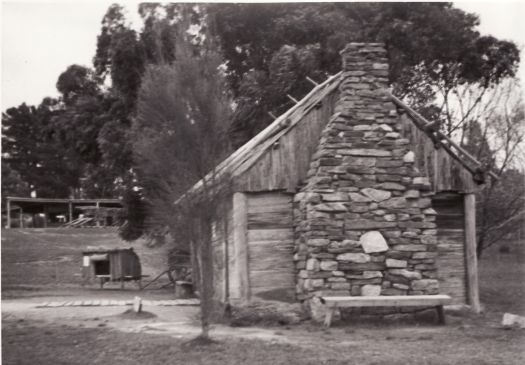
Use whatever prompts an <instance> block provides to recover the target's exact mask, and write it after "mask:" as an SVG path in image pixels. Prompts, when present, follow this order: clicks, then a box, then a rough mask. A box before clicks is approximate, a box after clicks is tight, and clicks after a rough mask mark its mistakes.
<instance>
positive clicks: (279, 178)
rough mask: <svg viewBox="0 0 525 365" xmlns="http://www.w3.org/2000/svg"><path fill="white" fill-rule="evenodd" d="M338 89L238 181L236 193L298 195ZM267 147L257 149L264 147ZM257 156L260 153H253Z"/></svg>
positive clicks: (305, 116) (267, 151) (327, 96)
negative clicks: (296, 192)
mask: <svg viewBox="0 0 525 365" xmlns="http://www.w3.org/2000/svg"><path fill="white" fill-rule="evenodd" d="M338 98H339V92H338V90H333V91H331V92H330V93H329V94H328V95H326V97H325V98H324V99H322V101H320V102H319V105H318V106H317V107H314V108H312V109H311V110H309V111H308V112H307V113H306V114H304V115H301V116H300V120H299V121H298V122H297V125H296V126H295V127H294V128H292V129H290V130H289V131H288V132H287V133H285V134H284V135H282V136H281V137H280V138H279V139H278V140H277V141H276V142H275V143H274V144H273V146H272V147H271V148H269V149H268V150H266V151H265V152H264V153H262V154H261V156H260V157H259V159H258V160H257V162H255V164H254V165H253V166H251V167H250V168H249V169H248V170H246V171H245V172H243V173H242V174H241V175H240V176H239V177H238V178H237V179H236V181H235V189H236V190H237V191H248V192H256V191H272V190H285V191H288V192H295V191H296V190H297V186H298V185H299V183H300V182H301V181H302V180H304V179H305V177H306V173H307V172H308V168H309V166H310V159H311V157H312V154H313V153H314V152H315V150H316V148H317V145H318V144H319V138H320V137H321V132H322V130H323V128H324V127H325V126H326V124H327V123H328V121H329V120H330V117H332V115H333V114H334V108H335V102H336V101H337V99H338ZM263 147H264V145H261V146H258V147H257V148H263ZM253 153H254V154H256V153H257V151H254V152H253Z"/></svg>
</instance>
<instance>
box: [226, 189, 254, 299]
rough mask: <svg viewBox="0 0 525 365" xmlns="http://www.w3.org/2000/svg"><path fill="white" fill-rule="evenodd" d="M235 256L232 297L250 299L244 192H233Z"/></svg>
mask: <svg viewBox="0 0 525 365" xmlns="http://www.w3.org/2000/svg"><path fill="white" fill-rule="evenodd" d="M233 256H234V260H235V262H234V267H233V270H232V279H233V280H232V281H231V283H230V290H231V297H232V298H236V299H241V300H242V301H248V300H249V299H250V282H249V276H248V199H247V196H246V194H244V193H234V194H233Z"/></svg>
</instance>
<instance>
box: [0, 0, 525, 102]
mask: <svg viewBox="0 0 525 365" xmlns="http://www.w3.org/2000/svg"><path fill="white" fill-rule="evenodd" d="M0 1H2V3H1V5H2V6H1V23H2V25H1V47H2V56H1V74H0V75H1V84H2V87H1V97H0V104H1V109H2V110H5V109H7V108H9V107H12V106H17V105H19V104H21V103H23V102H25V103H27V104H32V105H35V104H39V103H40V102H41V101H42V99H43V98H44V97H46V96H58V92H57V91H56V87H55V84H56V81H57V79H58V76H59V75H60V74H61V73H62V72H63V71H65V70H66V68H67V67H68V66H69V65H72V64H80V65H85V66H92V58H93V56H94V54H95V49H96V40H97V35H98V34H99V32H100V28H101V20H102V17H103V16H104V14H105V12H106V9H107V8H108V6H109V5H110V4H111V3H112V2H115V1H90V2H86V1H68V2H64V1H62V2H60V1H54V2H52V1H36V0H33V1H14V0H11V1H5V0H0ZM125 4H126V8H127V9H128V14H129V19H130V21H131V22H132V24H133V26H134V27H135V28H137V29H139V28H140V26H141V25H140V22H139V17H138V14H136V9H137V2H136V1H126V2H125ZM454 4H455V6H456V7H458V8H460V9H463V10H466V11H468V12H474V13H477V14H478V15H480V19H481V25H480V27H479V31H480V32H481V33H482V34H492V35H494V36H496V37H497V38H502V39H509V40H512V41H514V42H516V43H517V44H518V46H519V47H520V48H521V49H522V51H521V59H522V67H520V72H519V75H520V78H521V80H522V85H525V21H523V18H525V1H519V2H505V1H498V2H495V1H492V2H486V1H485V2H479V1H472V2H470V1H469V2H456V3H454ZM523 89H524V90H525V87H524V88H523Z"/></svg>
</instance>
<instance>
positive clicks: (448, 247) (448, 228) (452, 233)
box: [432, 193, 467, 304]
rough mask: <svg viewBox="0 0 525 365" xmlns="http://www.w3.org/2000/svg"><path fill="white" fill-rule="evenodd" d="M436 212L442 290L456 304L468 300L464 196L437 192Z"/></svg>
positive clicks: (439, 272) (438, 268)
mask: <svg viewBox="0 0 525 365" xmlns="http://www.w3.org/2000/svg"><path fill="white" fill-rule="evenodd" d="M432 207H433V208H434V210H435V211H436V212H437V216H436V224H437V240H438V245H437V251H438V257H437V262H436V266H437V271H438V279H439V290H440V293H442V294H447V295H450V297H451V298H452V303H453V304H465V303H466V302H467V275H466V269H467V268H466V260H465V227H464V223H463V222H464V208H463V196H462V195H461V194H457V193H437V194H436V195H435V196H434V197H433V199H432Z"/></svg>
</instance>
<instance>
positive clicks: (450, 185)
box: [400, 114, 479, 193]
mask: <svg viewBox="0 0 525 365" xmlns="http://www.w3.org/2000/svg"><path fill="white" fill-rule="evenodd" d="M400 121H401V125H402V126H403V135H404V136H405V137H406V138H408V139H409V140H410V146H412V147H411V149H412V150H413V152H414V153H415V155H416V160H415V162H416V164H415V166H416V167H417V168H418V170H419V171H420V172H422V173H423V174H425V176H427V177H428V178H429V179H430V181H431V183H432V188H433V190H434V191H435V192H440V191H457V192H462V193H470V192H474V191H476V190H477V189H478V187H479V186H478V184H476V183H475V182H474V180H473V179H472V175H471V174H470V172H469V171H467V170H466V169H465V168H464V167H463V166H461V164H460V163H459V162H457V161H456V160H454V159H453V158H452V157H451V156H450V155H449V154H448V153H447V151H445V149H444V148H436V147H435V146H434V143H433V142H432V140H431V139H430V137H428V136H427V135H426V133H425V132H423V131H422V130H420V129H418V127H417V126H416V125H415V124H414V122H413V121H412V120H411V119H410V117H408V116H407V115H406V114H403V115H402V116H401V118H400Z"/></svg>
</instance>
